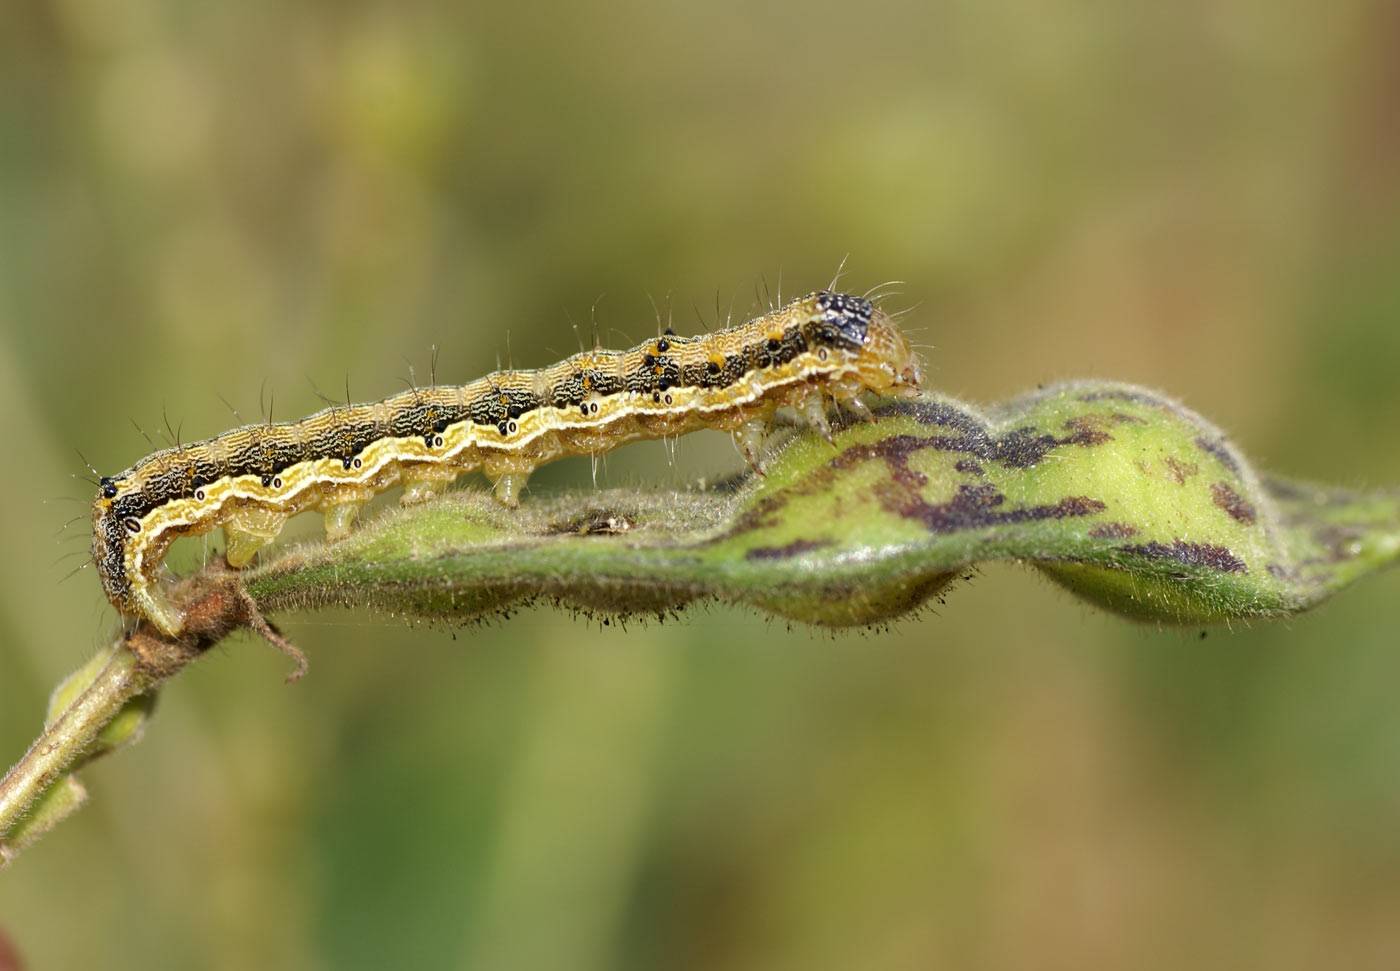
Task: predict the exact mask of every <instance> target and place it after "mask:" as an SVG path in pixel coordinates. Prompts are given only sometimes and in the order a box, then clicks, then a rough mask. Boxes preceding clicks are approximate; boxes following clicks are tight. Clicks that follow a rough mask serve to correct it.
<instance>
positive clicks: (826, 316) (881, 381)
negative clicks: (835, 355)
mask: <svg viewBox="0 0 1400 971" xmlns="http://www.w3.org/2000/svg"><path fill="white" fill-rule="evenodd" d="M814 300H815V305H816V320H815V328H814V330H815V334H816V336H817V338H818V340H820V341H822V342H823V343H829V344H830V345H832V346H834V347H837V348H840V349H841V350H844V351H846V352H848V353H850V354H851V355H853V363H854V370H855V372H856V374H858V375H859V377H860V382H861V384H862V385H863V386H864V387H865V389H866V390H869V391H873V392H875V393H876V394H914V393H916V392H917V391H918V389H919V385H920V384H921V383H922V381H923V365H922V364H921V363H920V361H919V356H918V355H917V354H915V353H914V350H913V348H911V347H910V346H909V341H908V340H907V339H906V338H905V336H904V334H903V333H902V332H901V331H900V330H899V328H898V327H896V326H895V323H894V321H893V320H891V319H890V316H889V314H887V313H885V312H884V311H883V310H881V309H880V308H879V307H876V306H875V305H874V304H873V303H871V302H870V301H869V300H866V299H865V298H864V297H856V296H852V295H850V294H847V293H831V292H829V291H822V292H820V293H817V294H815V295H814Z"/></svg>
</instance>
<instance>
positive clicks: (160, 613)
mask: <svg viewBox="0 0 1400 971" xmlns="http://www.w3.org/2000/svg"><path fill="white" fill-rule="evenodd" d="M132 599H133V600H134V601H135V607H136V613H137V614H139V615H140V616H142V617H144V618H145V619H146V620H148V621H150V623H151V626H153V627H154V628H155V629H156V630H158V631H160V632H161V633H162V634H163V635H165V636H166V637H168V638H170V639H172V640H174V639H175V638H178V637H179V636H180V635H181V634H183V633H184V630H185V613H184V611H182V610H181V609H180V608H179V607H177V606H175V605H174V604H173V603H171V602H170V601H169V600H167V599H166V598H165V597H163V596H161V595H160V594H158V593H156V592H155V591H153V590H150V589H142V590H135V591H133V593H132Z"/></svg>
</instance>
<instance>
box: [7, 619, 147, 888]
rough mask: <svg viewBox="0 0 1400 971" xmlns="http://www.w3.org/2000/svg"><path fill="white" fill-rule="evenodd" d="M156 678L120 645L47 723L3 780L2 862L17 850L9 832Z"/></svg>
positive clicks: (8, 859) (11, 856) (9, 858)
mask: <svg viewBox="0 0 1400 971" xmlns="http://www.w3.org/2000/svg"><path fill="white" fill-rule="evenodd" d="M154 683H155V681H154V679H153V677H152V676H151V674H150V673H149V672H148V671H145V670H143V668H142V665H141V664H140V662H139V660H138V659H137V657H136V655H135V654H133V653H132V652H131V651H129V650H126V649H125V648H124V647H120V646H119V647H117V648H116V649H115V650H113V651H112V652H111V655H110V657H109V658H108V660H107V663H106V664H105V665H103V667H102V669H101V671H100V672H99V673H98V676H97V677H96V678H95V679H94V680H93V681H92V683H91V684H89V685H88V687H87V689H86V690H85V691H83V692H82V693H81V694H80V695H78V697H77V698H75V699H74V700H73V701H72V703H70V704H69V705H68V707H67V708H65V709H64V710H63V712H62V713H61V714H60V715H59V716H58V718H57V719H56V720H54V721H52V722H50V723H49V724H48V725H46V726H45V727H44V731H43V732H42V733H41V734H40V735H39V737H38V738H37V739H35V740H34V744H33V745H31V746H30V747H29V751H28V752H25V753H24V757H23V758H21V759H20V760H19V761H18V762H17V763H15V765H14V767H13V768H11V769H10V771H9V772H7V773H6V774H5V777H4V779H3V780H0V833H3V834H6V835H5V837H3V838H0V863H8V862H9V861H10V860H11V859H12V858H13V856H14V854H15V853H16V852H18V850H17V848H16V847H14V846H12V845H11V842H10V839H9V834H10V833H11V831H12V830H15V829H16V827H17V825H18V824H19V823H20V821H21V820H22V819H23V818H24V816H25V814H26V813H27V812H28V811H29V810H30V808H31V807H32V806H33V805H34V804H35V802H36V801H37V800H38V799H39V797H40V796H41V795H43V794H44V793H45V792H47V791H48V790H49V789H50V788H52V787H53V786H54V785H55V784H56V783H57V782H58V781H59V780H60V779H61V778H62V777H63V775H64V774H65V773H67V772H68V771H69V770H70V769H71V768H73V767H75V766H76V764H77V763H78V762H79V761H80V760H82V759H83V758H84V756H86V755H87V754H88V753H89V752H90V751H91V750H92V749H93V748H94V746H95V745H96V743H97V739H98V736H99V735H100V734H101V733H102V730H103V729H105V728H106V727H107V725H108V724H110V723H111V722H112V720H113V719H114V718H116V716H117V714H118V713H119V712H120V711H121V710H122V708H123V707H124V706H125V705H126V704H127V702H129V701H131V699H133V698H135V697H137V696H138V695H141V694H144V693H146V692H147V691H149V690H150V689H151V688H152V687H153V685H154Z"/></svg>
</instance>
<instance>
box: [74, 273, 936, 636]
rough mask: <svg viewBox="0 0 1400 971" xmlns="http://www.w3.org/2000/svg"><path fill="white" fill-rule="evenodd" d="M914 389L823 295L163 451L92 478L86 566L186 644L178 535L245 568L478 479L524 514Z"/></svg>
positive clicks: (835, 298)
mask: <svg viewBox="0 0 1400 971" xmlns="http://www.w3.org/2000/svg"><path fill="white" fill-rule="evenodd" d="M921 379H922V373H921V368H920V363H919V360H918V357H917V356H916V355H915V354H914V352H913V351H912V350H911V349H910V346H909V344H908V343H907V341H906V340H905V338H904V335H903V334H901V333H900V331H899V330H898V328H897V327H896V326H895V324H894V322H893V321H892V320H891V319H890V317H889V315H887V314H886V313H884V312H883V311H881V310H880V309H879V308H877V307H875V306H874V305H873V304H872V303H871V302H870V301H869V300H866V299H865V298H863V297H857V296H852V295H849V294H843V293H833V292H830V291H825V290H823V291H818V292H815V293H812V294H809V295H807V296H805V297H802V298H800V299H798V300H795V301H793V302H792V303H789V304H787V305H786V306H783V307H782V308H780V309H778V310H775V311H772V312H770V313H767V314H764V315H762V316H759V317H756V318H754V319H752V320H750V321H748V322H746V323H743V324H739V325H737V326H734V327H730V328H726V329H723V330H719V331H716V332H713V333H710V334H705V335H701V336H695V337H681V336H677V335H675V334H674V333H672V332H670V331H669V330H668V331H667V332H666V333H664V334H661V335H659V336H657V337H656V338H655V339H653V340H649V341H647V342H646V343H644V344H641V345H639V346H637V347H634V348H632V349H631V350H629V351H606V350H600V349H599V350H593V351H587V352H583V353H580V354H576V355H574V356H573V357H570V358H568V359H567V360H565V361H562V362H560V363H559V364H556V365H553V366H552V367H547V368H542V369H539V370H506V371H498V372H495V373H493V374H490V375H488V376H486V377H484V378H481V379H479V380H477V381H474V382H472V383H470V384H465V385H456V386H433V387H430V388H422V389H414V390H410V391H406V392H402V393H400V394H396V395H394V396H392V397H390V398H386V399H384V400H382V401H378V402H374V403H371V404H361V405H344V406H337V407H332V408H327V409H326V410H324V411H320V412H318V413H316V414H314V415H311V416H310V417H308V418H303V419H302V420H300V421H295V422H283V423H278V424H272V423H270V422H269V423H263V424H256V425H247V426H244V427H242V428H236V429H234V430H232V431H229V432H226V433H224V434H222V435H218V436H216V437H214V438H210V439H207V440H205V441H201V442H195V443H193V444H188V445H179V446H176V447H173V448H167V449H163V450H161V451H158V452H155V453H154V454H152V455H148V456H147V457H146V458H144V459H142V460H141V461H140V462H137V463H136V464H135V465H133V466H132V467H131V468H129V469H127V470H126V471H125V472H122V473H120V474H118V475H111V476H102V477H101V478H100V479H99V481H98V492H97V497H96V499H95V500H94V503H93V542H92V554H93V558H94V560H95V561H96V565H97V572H98V575H99V576H100V578H101V580H102V587H103V590H104V592H105V593H106V595H107V598H108V599H109V600H110V601H111V602H112V604H113V605H114V606H115V607H116V608H117V610H118V611H119V612H120V613H121V614H122V615H123V616H125V617H130V618H136V619H142V618H144V619H145V620H148V621H149V622H150V623H151V624H153V625H154V626H155V627H156V628H157V629H159V630H160V631H161V632H162V633H163V634H165V635H166V636H169V637H178V636H179V634H180V632H181V630H182V627H183V622H184V618H183V615H182V612H181V610H180V608H179V606H178V605H176V604H175V603H173V602H172V600H171V599H170V597H169V595H168V593H167V592H166V591H165V590H163V589H162V585H161V581H160V577H159V572H160V567H161V563H162V561H163V559H164V557H165V554H166V552H167V550H168V549H169V547H170V544H171V543H173V542H174V541H175V540H176V539H177V538H178V537H181V536H193V535H200V534H203V533H208V532H210V531H212V530H214V529H216V528H218V527H223V531H224V537H225V541H226V550H225V558H226V559H227V561H228V564H229V565H230V566H231V567H234V568H235V569H237V568H242V567H244V566H247V565H248V564H249V563H250V562H252V560H253V558H254V556H256V554H257V552H258V551H259V550H260V549H261V548H262V547H264V546H265V545H267V544H268V543H270V542H271V541H272V540H273V539H275V538H276V536H277V535H278V533H279V532H280V531H281V529H282V527H283V525H284V524H285V523H286V521H287V519H288V518H289V517H291V516H294V515H296V514H297V513H300V512H303V511H307V510H313V509H315V510H320V511H321V512H322V513H323V514H324V517H325V531H326V536H327V538H328V539H330V540H332V541H334V540H337V539H340V538H343V537H344V536H346V535H347V534H348V533H349V531H350V529H351V528H352V526H353V524H354V522H355V519H356V516H357V514H358V512H359V510H360V508H361V507H362V506H363V505H364V504H365V503H366V502H368V501H369V500H370V499H372V498H373V497H374V496H375V495H376V494H378V493H380V492H382V491H384V490H386V489H389V488H391V487H393V486H396V485H402V486H403V488H404V491H403V496H402V501H403V502H404V503H415V502H422V501H424V500H426V499H429V498H431V497H432V496H434V495H436V494H438V493H439V492H441V491H442V490H444V489H445V488H447V486H448V485H450V484H451V483H452V481H453V480H455V479H456V478H457V477H458V476H459V475H461V474H462V473H464V472H468V471H472V470H475V469H481V470H482V471H483V472H484V473H485V474H486V476H487V478H489V479H491V480H492V481H493V483H494V490H495V495H496V498H497V499H498V500H499V501H500V502H501V503H503V504H504V505H506V506H509V507H514V506H516V505H517V504H518V503H519V501H520V493H521V489H522V488H523V487H524V485H525V482H526V480H527V479H528V477H529V475H530V473H531V471H532V470H533V469H535V468H536V467H537V466H539V465H541V464H543V463H545V462H550V461H553V460H554V459H556V458H560V457H563V456H566V455H583V454H593V455H596V454H598V453H601V452H606V451H608V450H610V449H612V448H615V447H616V446H618V445H621V444H623V443H625V442H629V441H633V440H636V439H642V438H660V437H663V436H675V435H680V434H683V433H686V432H690V431H695V430H697V429H701V428H713V429H721V430H724V431H729V432H731V433H732V434H733V436H734V440H735V442H736V444H737V446H738V448H739V450H740V452H741V454H743V456H744V457H745V459H747V460H748V462H749V463H750V464H751V465H753V466H754V467H755V468H757V467H758V459H759V447H760V445H761V442H762V439H763V436H764V434H765V431H766V429H767V425H768V422H769V421H770V420H771V419H772V417H773V414H774V412H775V411H776V410H777V409H778V408H781V407H784V406H787V407H791V408H794V409H795V410H796V411H797V412H798V413H799V415H800V416H802V417H803V419H804V420H805V421H806V422H807V423H808V424H809V425H810V426H812V427H814V428H816V429H817V430H818V431H820V432H821V433H822V434H823V435H825V436H827V437H828V438H830V434H831V433H830V428H829V425H828V422H827V417H826V403H827V400H828V399H832V400H835V401H837V402H838V403H846V404H847V406H848V407H851V408H852V409H853V410H856V411H865V408H864V405H863V404H862V403H861V401H860V399H859V396H860V395H861V394H863V393H865V392H873V393H875V394H890V393H895V394H898V393H912V392H913V391H914V390H916V389H917V388H918V386H919V384H920V382H921Z"/></svg>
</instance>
